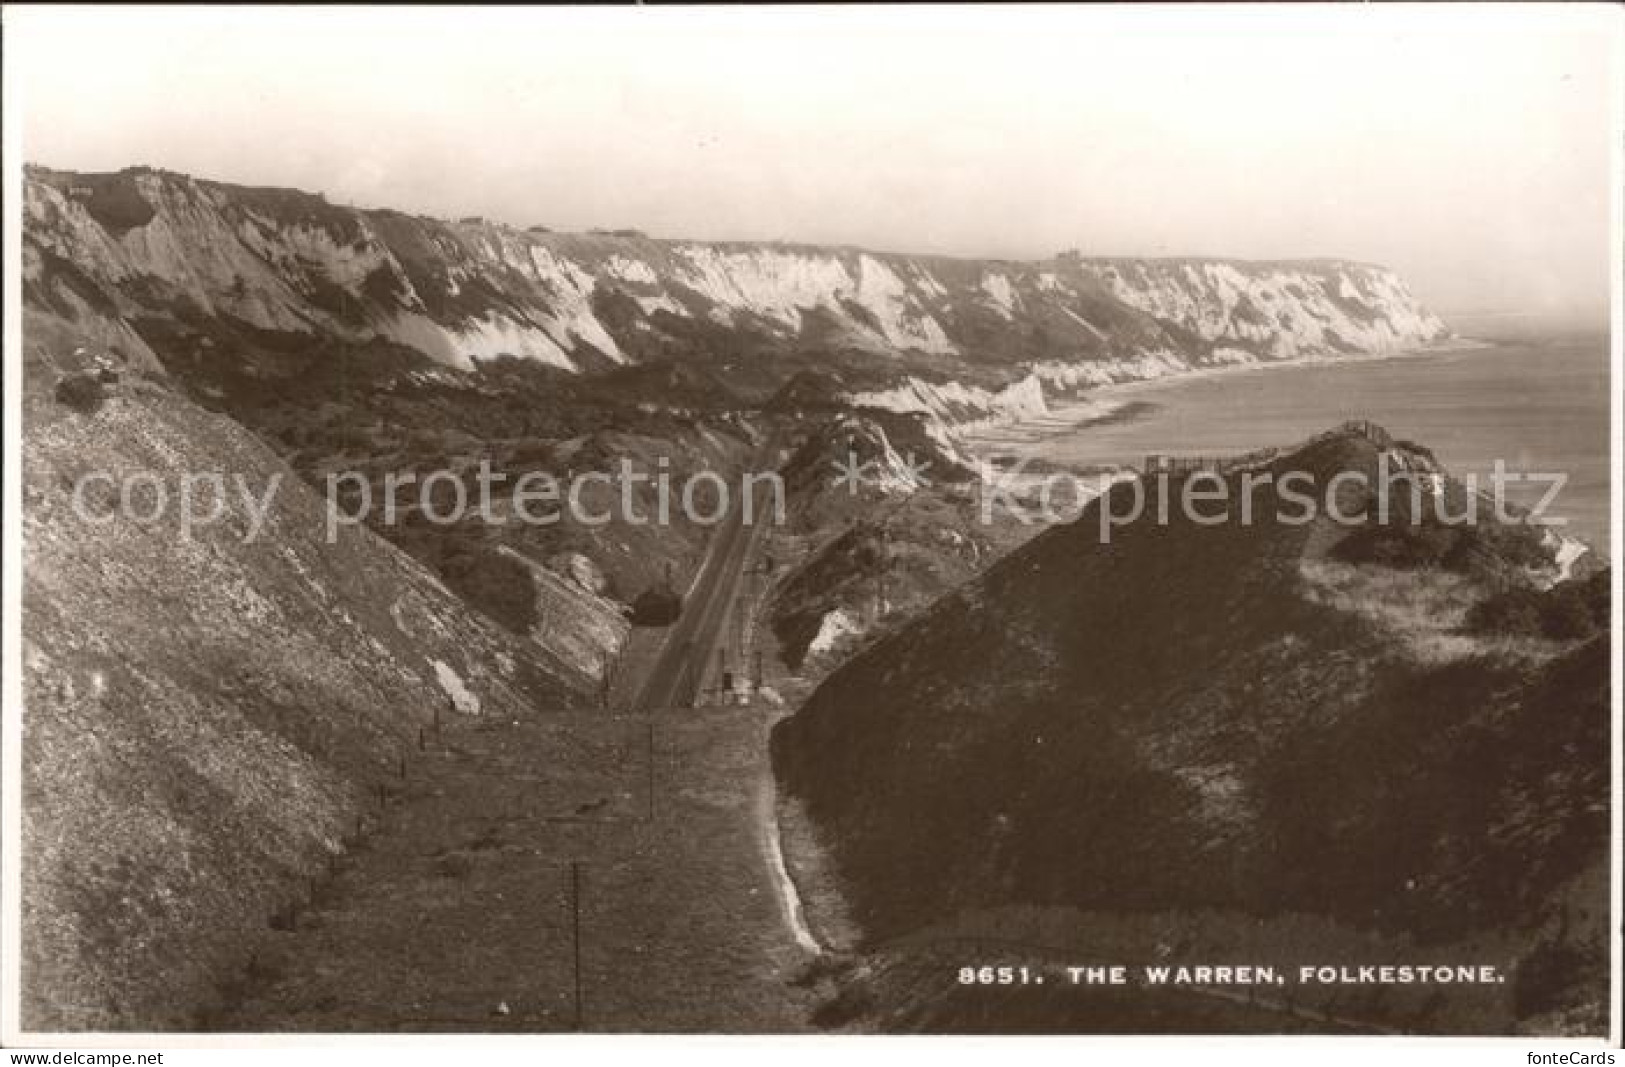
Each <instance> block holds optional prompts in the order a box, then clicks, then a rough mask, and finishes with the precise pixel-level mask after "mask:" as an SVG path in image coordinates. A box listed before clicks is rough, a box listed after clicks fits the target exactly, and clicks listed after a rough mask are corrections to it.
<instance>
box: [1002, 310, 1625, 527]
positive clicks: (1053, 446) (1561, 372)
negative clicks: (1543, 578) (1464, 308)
mask: <svg viewBox="0 0 1625 1067" xmlns="http://www.w3.org/2000/svg"><path fill="white" fill-rule="evenodd" d="M1458 329H1459V327H1458ZM1486 332H1489V331H1486ZM1618 389H1619V383H1617V382H1616V383H1613V385H1612V388H1611V387H1610V381H1609V352H1608V339H1607V336H1606V332H1602V333H1578V332H1574V331H1567V332H1560V333H1553V334H1549V335H1532V334H1531V332H1530V331H1529V330H1528V329H1513V330H1505V331H1504V334H1503V337H1502V338H1501V339H1498V340H1494V341H1492V342H1489V343H1488V344H1487V346H1486V347H1478V348H1463V349H1458V350H1453V351H1432V352H1424V353H1414V354H1409V355H1404V356H1399V357H1395V358H1389V359H1380V360H1352V361H1348V362H1321V363H1307V364H1283V365H1276V366H1264V367H1261V368H1257V369H1246V370H1241V371H1237V372H1231V373H1217V374H1212V375H1200V374H1198V375H1192V376H1184V377H1172V378H1165V379H1160V380H1155V381H1150V382H1136V383H1130V384H1126V385H1121V386H1112V387H1109V388H1107V389H1103V390H1099V391H1097V392H1096V393H1094V394H1091V397H1090V402H1089V403H1088V404H1086V405H1073V406H1071V407H1068V406H1065V405H1061V406H1057V409H1056V410H1055V412H1054V413H1053V417H1052V418H1050V419H1046V420H1043V423H1042V424H1039V425H1034V426H1028V427H1015V428H1012V430H1011V432H1009V433H1007V434H999V435H995V436H990V437H987V438H984V439H982V440H981V441H979V442H978V444H979V445H980V446H981V448H980V449H979V450H980V451H983V452H987V451H995V452H1003V453H1006V454H1022V455H1036V456H1039V457H1042V458H1045V459H1048V460H1052V461H1054V462H1057V463H1062V464H1065V465H1067V466H1073V467H1096V466H1135V467H1138V466H1139V465H1140V464H1141V463H1143V462H1144V459H1145V457H1146V456H1147V455H1149V454H1153V453H1161V454H1167V455H1174V456H1180V455H1185V456H1224V455H1231V454H1237V453H1241V452H1246V451H1249V450H1251V449H1254V448H1260V447H1264V446H1268V445H1290V444H1292V443H1294V442H1296V441H1300V440H1303V439H1305V438H1307V437H1309V436H1311V435H1312V434H1314V433H1317V432H1319V431H1321V430H1325V429H1329V428H1330V427H1332V426H1335V425H1337V424H1339V423H1341V422H1344V421H1347V420H1349V419H1370V420H1373V421H1375V422H1377V423H1379V424H1381V425H1382V426H1384V427H1386V428H1387V429H1388V430H1389V431H1390V432H1391V433H1392V434H1393V435H1394V436H1396V437H1398V438H1402V439H1407V440H1412V441H1416V442H1418V443H1420V444H1423V445H1426V446H1427V447H1429V448H1431V449H1432V450H1433V451H1434V453H1435V455H1436V456H1437V457H1438V458H1439V460H1440V461H1441V462H1442V463H1443V464H1444V465H1445V466H1446V467H1447V468H1448V469H1449V470H1450V471H1451V473H1453V474H1456V475H1464V474H1467V473H1469V472H1471V473H1476V474H1477V475H1479V476H1480V478H1481V479H1487V475H1488V474H1489V473H1490V471H1491V470H1492V469H1493V468H1494V465H1495V461H1496V460H1497V459H1500V460H1502V461H1503V462H1504V463H1505V465H1506V468H1507V470H1508V471H1509V472H1514V473H1521V474H1540V475H1545V474H1560V475H1562V476H1563V478H1564V483H1563V485H1562V488H1561V489H1560V490H1559V491H1558V493H1557V495H1556V497H1555V499H1554V500H1553V502H1552V503H1551V504H1550V505H1549V506H1548V507H1547V509H1546V515H1547V516H1548V518H1549V519H1552V520H1562V523H1561V524H1559V525H1557V526H1556V527H1555V530H1556V532H1558V533H1562V534H1564V535H1566V536H1573V537H1580V538H1582V539H1584V540H1586V541H1588V542H1590V543H1591V544H1592V546H1593V547H1594V548H1595V549H1597V550H1598V551H1599V552H1601V553H1603V554H1605V555H1606V554H1610V553H1609V519H1610V507H1609V463H1610V456H1611V449H1610V436H1609V403H1610V399H1611V398H1612V396H1613V395H1614V393H1616V392H1617V391H1618ZM1113 410H1115V411H1116V413H1117V414H1115V415H1106V416H1105V417H1104V418H1102V417H1101V416H1102V414H1103V413H1105V412H1109V411H1113ZM1074 416H1075V418H1074ZM1086 416H1090V417H1088V418H1086ZM1077 418H1083V419H1085V421H1083V422H1082V423H1081V424H1076V425H1070V426H1068V423H1069V422H1076V419H1077ZM1063 426H1066V427H1067V428H1064V429H1063V428H1059V427H1063ZM1614 458H1615V459H1617V457H1614ZM1480 484H1481V485H1484V486H1487V485H1488V484H1489V483H1488V481H1487V480H1483V481H1481V483H1480ZM1545 485H1546V483H1545V482H1540V483H1535V482H1532V481H1531V482H1514V483H1512V484H1510V485H1509V486H1508V489H1507V495H1508V496H1509V497H1510V498H1511V499H1512V500H1513V501H1515V502H1517V503H1520V504H1523V505H1525V506H1533V505H1535V504H1536V503H1537V502H1538V501H1539V500H1540V498H1541V497H1542V496H1543V495H1545V492H1546V489H1545Z"/></svg>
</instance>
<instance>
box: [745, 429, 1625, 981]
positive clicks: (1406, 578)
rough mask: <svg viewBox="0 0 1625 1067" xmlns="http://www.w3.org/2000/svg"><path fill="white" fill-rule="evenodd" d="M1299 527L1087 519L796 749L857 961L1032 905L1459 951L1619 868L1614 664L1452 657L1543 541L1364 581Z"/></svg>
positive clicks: (1349, 503)
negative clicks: (978, 915) (1609, 694)
mask: <svg viewBox="0 0 1625 1067" xmlns="http://www.w3.org/2000/svg"><path fill="white" fill-rule="evenodd" d="M1385 445H1386V446H1388V447H1386V448H1385ZM1385 452H1386V455H1387V456H1388V458H1389V459H1391V460H1394V461H1397V462H1399V463H1402V464H1405V465H1408V466H1412V467H1414V468H1416V469H1417V470H1418V471H1420V472H1428V471H1429V469H1430V467H1431V464H1430V462H1429V460H1428V458H1427V456H1426V453H1425V452H1422V451H1420V450H1414V449H1411V448H1409V447H1408V446H1393V445H1391V444H1390V443H1388V442H1386V440H1385V439H1382V440H1381V441H1380V443H1374V442H1373V441H1372V440H1368V439H1367V438H1366V437H1364V436H1362V435H1360V434H1354V433H1350V434H1338V435H1334V436H1332V437H1330V438H1328V439H1326V440H1323V441H1320V442H1319V443H1317V444H1315V445H1313V446H1311V447H1308V448H1305V449H1302V450H1300V451H1299V452H1297V453H1296V454H1292V455H1288V456H1283V457H1280V458H1277V459H1275V460H1274V461H1273V462H1272V464H1271V465H1270V466H1269V467H1268V468H1265V469H1269V470H1271V471H1273V472H1275V473H1277V474H1280V473H1283V472H1285V471H1287V470H1289V469H1298V470H1304V471H1306V472H1309V473H1310V474H1312V475H1313V476H1314V477H1315V479H1316V482H1317V483H1318V484H1319V485H1326V484H1328V483H1329V481H1330V478H1331V477H1332V476H1333V475H1335V474H1337V473H1338V472H1340V471H1349V470H1358V469H1366V470H1370V469H1372V468H1374V466H1375V463H1376V461H1377V459H1378V457H1379V456H1381V455H1383V454H1384V453H1385ZM1178 484H1179V480H1178V479H1177V478H1175V479H1173V489H1174V492H1175V494H1176V498H1177V491H1178ZM1230 484H1231V486H1232V487H1233V489H1235V488H1236V487H1237V485H1238V476H1237V475H1232V476H1231V478H1230ZM1133 488H1134V487H1133V486H1132V485H1120V486H1118V487H1116V488H1115V489H1114V490H1113V493H1112V497H1113V498H1114V501H1115V506H1116V507H1117V509H1118V511H1119V512H1121V511H1125V510H1126V506H1125V504H1124V499H1125V498H1124V494H1128V493H1130V492H1132V491H1133ZM1300 488H1301V487H1300ZM1344 488H1345V490H1346V491H1345V492H1344V494H1343V496H1344V498H1345V499H1344V500H1343V506H1344V507H1345V509H1352V508H1353V506H1354V504H1355V503H1356V502H1357V501H1356V500H1355V499H1354V498H1355V497H1357V496H1358V495H1359V491H1358V490H1356V489H1354V488H1352V487H1344ZM1461 492H1462V489H1461V487H1460V486H1459V485H1456V484H1455V483H1450V484H1449V485H1448V486H1447V488H1446V498H1447V499H1459V494H1460V493H1461ZM1234 499H1236V497H1235V495H1232V500H1234ZM1278 501H1279V498H1278V496H1277V493H1276V489H1275V488H1274V487H1273V486H1271V487H1262V488H1257V489H1256V491H1255V495H1254V504H1255V507H1254V515H1255V521H1254V522H1253V524H1252V525H1242V524H1241V523H1239V522H1236V521H1230V522H1226V523H1223V524H1220V525H1214V526H1200V525H1197V524H1195V523H1193V522H1191V521H1190V520H1188V519H1184V518H1180V517H1178V516H1177V514H1176V515H1175V517H1174V518H1173V519H1172V521H1170V522H1169V523H1167V524H1159V523H1156V522H1153V521H1149V520H1148V519H1142V520H1140V521H1138V522H1135V523H1133V524H1132V525H1128V526H1122V527H1118V528H1116V529H1114V530H1113V536H1112V538H1111V540H1110V542H1109V543H1102V541H1101V539H1100V535H1099V507H1100V504H1099V503H1098V502H1097V503H1096V504H1095V505H1093V506H1091V508H1090V509H1089V510H1088V511H1087V512H1086V513H1085V514H1084V516H1083V517H1082V518H1081V519H1080V520H1078V521H1077V522H1076V523H1073V524H1071V525H1068V526H1063V527H1057V528H1055V529H1052V530H1050V531H1048V532H1047V533H1045V534H1043V535H1041V536H1039V537H1037V538H1035V539H1034V540H1033V541H1032V542H1030V543H1029V544H1028V545H1026V546H1024V547H1023V548H1022V549H1020V550H1018V551H1016V552H1015V553H1013V554H1012V555H1010V556H1009V557H1007V558H1006V559H1004V560H1002V561H1001V562H1000V563H998V564H996V565H995V566H994V567H992V568H991V569H990V570H989V571H988V572H987V573H986V574H984V575H983V576H982V577H980V578H978V579H977V580H975V581H973V582H971V583H970V584H968V585H967V586H965V587H963V588H961V589H960V590H958V591H956V592H954V593H952V594H950V595H949V596H947V597H946V598H944V599H943V600H941V601H939V602H938V603H937V604H935V605H934V606H933V607H932V608H931V609H929V610H928V611H927V612H926V613H925V614H924V615H923V616H922V617H921V618H920V619H919V620H918V621H917V622H915V623H913V624H912V625H909V626H907V627H905V628H904V629H902V630H900V631H898V632H896V633H894V634H893V635H891V636H889V637H888V638H886V639H884V640H882V641H881V642H879V643H878V644H876V645H874V646H873V647H871V648H869V649H867V650H866V651H865V652H864V653H863V654H861V655H859V656H858V657H857V658H855V659H854V660H852V661H850V662H849V663H847V664H846V665H845V666H843V667H842V668H841V669H839V670H838V671H836V672H835V673H834V674H832V675H831V676H830V677H829V678H828V679H827V680H826V681H825V682H824V684H823V685H822V686H821V687H820V688H819V689H818V690H817V691H816V692H815V693H814V694H813V696H812V697H811V698H810V699H809V700H808V702H807V703H806V705H805V706H804V707H803V708H802V709H801V710H800V711H799V712H798V713H797V714H796V715H795V716H794V717H792V718H790V719H788V720H786V721H785V722H783V723H782V724H781V725H780V726H779V727H778V728H777V730H776V731H775V736H774V739H773V753H774V762H775V769H776V771H777V773H778V774H779V776H780V778H781V781H782V783H783V785H784V788H785V791H786V793H787V794H788V795H789V796H790V797H792V798H794V799H796V800H798V801H800V802H801V803H802V804H803V805H804V810H805V813H806V815H807V816H808V818H809V819H810V821H811V823H812V826H813V828H814V832H815V833H816V836H817V838H818V839H819V840H820V841H821V842H824V843H825V844H826V845H827V847H828V849H829V851H830V853H831V859H832V861H833V865H834V869H835V871H836V872H837V875H838V877H839V881H840V884H841V887H842V890H843V895H844V896H845V897H846V899H847V902H848V904H849V905H850V910H851V913H852V918H853V919H854V920H855V921H856V923H857V925H858V927H859V928H860V930H861V931H862V934H863V935H864V938H865V939H866V941H867V943H869V944H876V943H880V942H884V941H886V940H887V939H890V938H893V937H897V936H900V935H904V934H907V933H909V932H910V931H914V930H917V929H920V928H922V927H926V926H930V925H932V924H935V923H942V922H945V921H948V920H951V919H953V918H954V917H955V916H956V915H959V914H961V913H964V912H966V911H969V910H974V909H985V908H989V907H997V906H1003V905H1013V904H1021V905H1040V906H1064V907H1069V908H1075V909H1081V910H1084V911H1099V912H1108V911H1109V912H1132V911H1141V912H1146V911H1164V912H1166V911H1182V912H1188V911H1193V910H1195V909H1213V908H1218V909H1243V910H1249V911H1254V912H1256V913H1259V914H1264V915H1281V914H1285V913H1288V912H1300V913H1308V914H1314V915H1321V916H1325V917H1327V918H1328V919H1330V920H1334V921H1337V922H1340V923H1344V924H1347V925H1350V926H1354V927H1359V928H1367V929H1372V930H1377V931H1385V932H1388V933H1392V934H1394V935H1396V936H1402V937H1405V938H1413V939H1415V940H1416V941H1417V942H1419V943H1430V942H1431V943H1439V942H1448V941H1453V940H1455V939H1458V938H1462V937H1464V936H1467V935H1468V934H1470V933H1472V932H1474V931H1480V930H1484V929H1488V928H1492V927H1505V928H1515V929H1519V930H1525V931H1532V930H1534V929H1535V928H1537V927H1538V926H1539V924H1540V923H1542V922H1543V921H1545V920H1546V919H1547V918H1549V913H1550V909H1551V907H1552V902H1553V901H1554V900H1555V899H1556V897H1557V895H1558V894H1560V893H1561V892H1562V890H1563V888H1564V886H1565V885H1566V884H1568V883H1570V882H1572V881H1573V880H1574V879H1576V878H1577V877H1579V876H1581V875H1582V874H1584V873H1585V872H1586V871H1587V870H1590V869H1595V868H1596V867H1597V866H1598V865H1600V864H1602V863H1603V862H1604V860H1605V857H1606V840H1607V814H1606V801H1607V765H1608V763H1607V750H1606V738H1607V725H1606V724H1607V708H1608V702H1607V699H1606V672H1605V670H1604V668H1605V665H1606V656H1605V655H1604V654H1602V653H1599V652H1598V648H1599V647H1603V646H1605V642H1603V643H1593V644H1592V645H1588V646H1584V647H1581V646H1580V645H1579V643H1577V642H1558V641H1547V640H1537V639H1529V638H1518V637H1503V636H1493V635H1492V636H1484V635H1477V636H1471V635H1466V634H1464V633H1463V632H1461V630H1462V628H1461V620H1462V618H1463V617H1464V615H1465V613H1466V611H1467V610H1468V609H1469V607H1470V606H1471V604H1473V603H1475V602H1476V601H1478V600H1480V599H1482V598H1483V597H1485V596H1487V595H1489V592H1490V590H1491V589H1492V588H1495V587H1497V586H1498V585H1500V584H1504V583H1507V582H1514V581H1532V580H1534V578H1533V577H1532V575H1533V572H1531V571H1530V570H1529V569H1528V567H1527V564H1528V563H1529V562H1530V561H1535V562H1539V561H1540V560H1539V557H1540V554H1541V552H1542V551H1544V549H1543V548H1542V547H1541V538H1540V537H1539V535H1538V534H1537V533H1536V532H1534V531H1532V530H1530V529H1528V528H1525V527H1521V526H1501V525H1495V524H1491V525H1489V526H1485V527H1481V528H1479V529H1477V530H1475V531H1472V532H1469V533H1462V532H1457V531H1440V530H1438V529H1437V527H1436V524H1434V523H1432V522H1426V521H1425V522H1423V523H1422V524H1421V525H1420V526H1418V527H1416V529H1418V530H1422V531H1428V533H1426V534H1425V535H1424V534H1417V535H1415V536H1417V537H1421V538H1423V539H1429V538H1432V539H1434V540H1437V542H1438V543H1439V544H1441V545H1445V546H1446V547H1445V550H1443V551H1442V552H1441V553H1440V555H1437V556H1434V557H1432V558H1430V559H1429V560H1428V561H1427V563H1426V565H1419V566H1415V567H1413V568H1412V569H1398V568H1396V567H1393V566H1387V565H1380V564H1372V563H1350V562H1343V561H1339V560H1338V559H1336V558H1335V557H1336V556H1337V555H1338V549H1339V546H1340V545H1341V544H1343V543H1344V542H1346V541H1347V540H1348V539H1349V538H1350V537H1354V536H1362V537H1369V534H1366V533H1362V532H1361V531H1360V530H1350V529H1349V528H1347V527H1343V526H1339V525H1337V524H1335V523H1333V522H1332V521H1331V520H1329V519H1327V518H1324V517H1322V518H1319V519H1317V520H1316V521H1314V522H1312V523H1309V524H1307V525H1290V524H1287V523H1284V522H1280V521H1275V519H1274V518H1273V517H1275V516H1278V515H1293V514H1296V513H1297V512H1298V509H1297V507H1296V506H1295V505H1290V504H1289V505H1284V506H1283V507H1282V508H1281V510H1277V506H1276V505H1277V503H1278ZM1394 503H1395V506H1396V511H1397V513H1398V514H1400V515H1404V514H1405V513H1406V512H1405V510H1404V508H1405V507H1407V506H1408V505H1407V503H1406V501H1405V500H1404V499H1401V500H1396V501H1394ZM1432 506H1433V505H1429V504H1424V510H1425V511H1426V510H1427V509H1430V508H1431V507H1432ZM1208 510H1210V511H1211V510H1213V507H1212V506H1211V505H1210V506H1209V508H1208ZM1428 513H1429V514H1431V512H1430V511H1429V512H1428ZM1407 529H1410V527H1408V526H1407ZM1457 541H1459V542H1460V543H1459V544H1458V543H1457ZM1447 542H1448V544H1447ZM1429 543H1432V541H1431V540H1430V541H1429ZM1441 556H1442V557H1443V558H1441ZM1542 580H1544V579H1542ZM1593 932H1595V931H1593ZM1529 936H1533V934H1530V935H1529ZM1600 945H1601V942H1600V941H1599V942H1597V944H1596V945H1595V946H1591V947H1593V948H1600ZM1590 992H1591V993H1592V994H1595V993H1596V990H1590Z"/></svg>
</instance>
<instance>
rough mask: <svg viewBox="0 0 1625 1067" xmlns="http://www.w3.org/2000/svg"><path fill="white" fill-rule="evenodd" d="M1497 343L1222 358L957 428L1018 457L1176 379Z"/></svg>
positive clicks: (1137, 414) (1142, 410)
mask: <svg viewBox="0 0 1625 1067" xmlns="http://www.w3.org/2000/svg"><path fill="white" fill-rule="evenodd" d="M1498 347H1500V346H1499V345H1497V344H1496V343H1495V342H1493V341H1482V340H1479V339H1477V338H1453V339H1451V340H1447V341H1438V342H1435V343H1433V344H1431V345H1428V346H1426V347H1423V348H1407V349H1401V350H1399V351H1396V352H1382V353H1374V354H1369V355H1359V356H1327V355H1309V356H1294V357H1292V358H1290V359H1271V360H1262V359H1261V360H1254V361H1252V362H1248V363H1225V364H1219V365H1217V366H1207V367H1192V368H1191V369H1189V370H1186V371H1180V372H1177V373H1173V374H1163V375H1158V376H1157V377H1153V378H1137V379H1133V380H1130V381H1121V382H1111V383H1109V384H1107V385H1097V386H1093V387H1091V388H1089V389H1088V390H1086V391H1084V392H1082V393H1080V394H1079V395H1078V396H1075V397H1063V398H1057V399H1055V400H1049V399H1048V398H1046V404H1047V406H1048V408H1049V411H1048V412H1047V413H1046V414H1045V415H1044V416H1042V417H1039V418H1029V419H1018V420H1015V421H1012V422H1008V423H1004V424H1003V425H1000V426H996V427H987V428H984V429H980V430H977V431H975V432H973V433H962V434H961V435H960V439H961V440H962V441H963V442H964V444H965V446H966V448H967V449H968V450H969V451H970V452H971V454H972V456H973V457H974V458H976V459H978V460H982V461H986V462H991V461H992V460H993V459H994V458H995V457H997V456H1000V455H1011V454H1012V453H1013V452H1014V453H1015V454H1016V455H1017V457H1018V458H1019V456H1020V454H1021V453H1020V452H1019V451H1018V450H1020V449H1027V448H1031V447H1032V446H1036V445H1040V444H1042V443H1044V442H1046V441H1050V440H1053V439H1055V438H1057V437H1064V436H1066V435H1068V434H1071V433H1076V432H1078V431H1080V430H1085V429H1088V428H1089V427H1091V426H1105V425H1112V424H1114V423H1121V422H1129V421H1133V420H1135V419H1139V418H1143V417H1145V416H1147V415H1150V414H1151V413H1152V412H1154V411H1155V410H1156V409H1157V407H1158V405H1157V404H1155V403H1153V402H1151V401H1145V400H1136V399H1134V398H1135V397H1136V396H1138V395H1139V394H1142V393H1145V392H1154V391H1155V390H1157V389H1160V388H1166V387H1169V386H1173V385H1176V384H1183V383H1186V382H1191V381H1204V380H1212V379H1218V378H1229V377H1233V376H1236V377H1239V376H1242V375H1247V374H1255V373H1261V372H1265V371H1273V370H1284V369H1288V368H1301V367H1328V366H1348V365H1352V364H1362V363H1388V362H1393V361H1396V360H1409V359H1424V358H1427V357H1429V356H1444V355H1451V354H1455V353H1461V352H1478V351H1484V350H1486V349H1493V348H1498Z"/></svg>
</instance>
